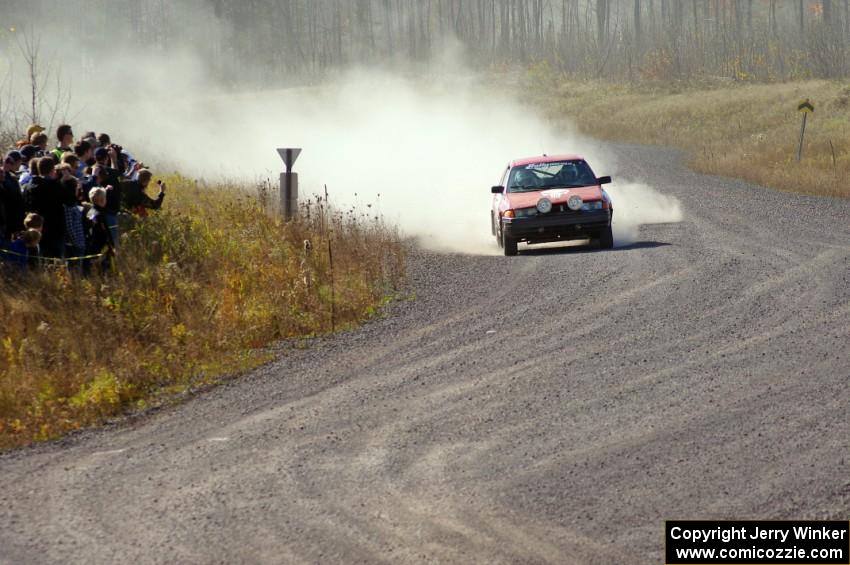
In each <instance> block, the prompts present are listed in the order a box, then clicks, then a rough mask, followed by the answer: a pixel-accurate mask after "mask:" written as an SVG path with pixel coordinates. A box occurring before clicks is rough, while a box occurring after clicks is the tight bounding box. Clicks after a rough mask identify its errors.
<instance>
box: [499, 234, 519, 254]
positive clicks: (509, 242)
mask: <svg viewBox="0 0 850 565" xmlns="http://www.w3.org/2000/svg"><path fill="white" fill-rule="evenodd" d="M501 244H502V249H503V250H504V252H505V255H506V256H508V257H510V256H512V255H516V254H517V240H516V239H515V238H513V237H511V236H509V235H507V234H505V230H504V229H502V239H501Z"/></svg>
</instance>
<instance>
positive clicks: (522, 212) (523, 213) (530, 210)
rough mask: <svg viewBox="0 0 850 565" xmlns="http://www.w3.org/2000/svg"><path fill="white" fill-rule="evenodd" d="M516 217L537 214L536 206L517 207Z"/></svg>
mask: <svg viewBox="0 0 850 565" xmlns="http://www.w3.org/2000/svg"><path fill="white" fill-rule="evenodd" d="M515 212H516V217H517V218H527V217H529V216H536V215H537V208H517V209H516V210H515Z"/></svg>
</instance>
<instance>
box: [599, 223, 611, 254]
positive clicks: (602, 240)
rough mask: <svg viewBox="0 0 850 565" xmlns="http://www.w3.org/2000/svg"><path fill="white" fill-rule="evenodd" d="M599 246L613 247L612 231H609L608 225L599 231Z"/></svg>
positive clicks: (602, 247) (603, 247)
mask: <svg viewBox="0 0 850 565" xmlns="http://www.w3.org/2000/svg"><path fill="white" fill-rule="evenodd" d="M599 248H600V249H613V248H614V233H613V232H612V231H611V226H608V227H607V228H605V229H604V230H602V231H601V232H599Z"/></svg>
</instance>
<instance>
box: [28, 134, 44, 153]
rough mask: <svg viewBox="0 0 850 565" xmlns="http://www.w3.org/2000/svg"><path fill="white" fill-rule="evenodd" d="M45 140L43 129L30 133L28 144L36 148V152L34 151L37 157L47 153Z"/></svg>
mask: <svg viewBox="0 0 850 565" xmlns="http://www.w3.org/2000/svg"><path fill="white" fill-rule="evenodd" d="M47 141H48V139H47V134H46V133H44V132H43V131H40V132H38V133H34V134H32V138H31V139H30V144H32V145H35V146H36V147H37V148H38V152H37V153H36V156H37V157H44V156H45V155H47Z"/></svg>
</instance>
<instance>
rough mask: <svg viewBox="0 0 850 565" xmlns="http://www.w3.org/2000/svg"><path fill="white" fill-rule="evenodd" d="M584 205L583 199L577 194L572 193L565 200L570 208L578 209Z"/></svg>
mask: <svg viewBox="0 0 850 565" xmlns="http://www.w3.org/2000/svg"><path fill="white" fill-rule="evenodd" d="M583 205H584V201H582V199H581V196H579V195H578V194H573V195H572V196H570V199H569V200H567V206H568V207H569V209H570V210H573V211H574V212H575V211H578V210H581V207H582V206H583Z"/></svg>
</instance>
